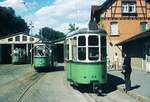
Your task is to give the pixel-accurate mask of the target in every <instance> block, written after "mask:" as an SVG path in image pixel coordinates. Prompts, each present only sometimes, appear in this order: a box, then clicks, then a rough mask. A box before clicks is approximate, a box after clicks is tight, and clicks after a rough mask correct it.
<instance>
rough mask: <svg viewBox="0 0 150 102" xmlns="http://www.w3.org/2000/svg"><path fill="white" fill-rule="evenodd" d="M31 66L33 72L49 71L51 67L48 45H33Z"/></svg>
mask: <svg viewBox="0 0 150 102" xmlns="http://www.w3.org/2000/svg"><path fill="white" fill-rule="evenodd" d="M33 50H34V54H33V66H34V68H35V70H37V71H41V70H49V68H50V66H51V63H50V62H51V47H50V46H49V45H48V44H43V43H41V44H34V49H33Z"/></svg>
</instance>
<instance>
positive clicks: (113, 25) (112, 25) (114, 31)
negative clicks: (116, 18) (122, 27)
mask: <svg viewBox="0 0 150 102" xmlns="http://www.w3.org/2000/svg"><path fill="white" fill-rule="evenodd" d="M110 29H111V32H110V33H111V35H118V34H119V33H118V23H117V22H111V23H110Z"/></svg>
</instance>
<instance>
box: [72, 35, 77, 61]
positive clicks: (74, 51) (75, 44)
mask: <svg viewBox="0 0 150 102" xmlns="http://www.w3.org/2000/svg"><path fill="white" fill-rule="evenodd" d="M71 43H72V59H73V60H77V38H76V37H74V38H73V40H72V42H71Z"/></svg>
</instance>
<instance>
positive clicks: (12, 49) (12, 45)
mask: <svg viewBox="0 0 150 102" xmlns="http://www.w3.org/2000/svg"><path fill="white" fill-rule="evenodd" d="M14 48H15V45H14V44H11V53H13V51H14Z"/></svg>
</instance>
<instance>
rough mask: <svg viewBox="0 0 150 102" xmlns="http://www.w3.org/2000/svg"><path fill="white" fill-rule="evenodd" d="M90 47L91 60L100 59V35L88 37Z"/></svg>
mask: <svg viewBox="0 0 150 102" xmlns="http://www.w3.org/2000/svg"><path fill="white" fill-rule="evenodd" d="M88 48H89V52H88V53H89V54H88V55H89V56H88V58H89V60H98V59H99V46H98V36H89V37H88Z"/></svg>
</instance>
